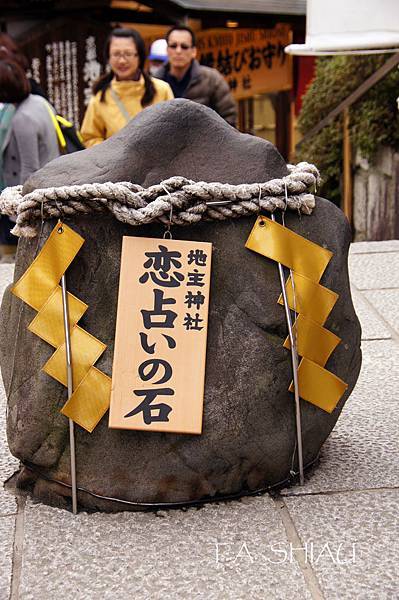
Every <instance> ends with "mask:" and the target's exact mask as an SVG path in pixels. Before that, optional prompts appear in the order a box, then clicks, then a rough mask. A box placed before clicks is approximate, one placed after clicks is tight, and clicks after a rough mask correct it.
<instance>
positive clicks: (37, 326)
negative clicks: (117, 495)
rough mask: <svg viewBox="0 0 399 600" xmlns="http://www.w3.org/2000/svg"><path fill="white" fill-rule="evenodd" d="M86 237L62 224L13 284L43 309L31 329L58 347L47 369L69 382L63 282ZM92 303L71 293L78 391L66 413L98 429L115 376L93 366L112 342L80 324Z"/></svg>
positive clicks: (31, 303)
mask: <svg viewBox="0 0 399 600" xmlns="http://www.w3.org/2000/svg"><path fill="white" fill-rule="evenodd" d="M83 243H84V239H83V238H82V237H81V236H80V235H78V234H77V233H76V232H75V231H73V230H72V229H70V228H69V227H68V226H67V225H65V224H62V225H61V223H58V224H57V226H56V227H55V228H54V229H53V231H52V232H51V234H50V236H49V238H48V240H47V241H46V243H45V244H44V246H43V248H42V249H41V251H40V253H39V254H38V256H37V257H36V258H35V260H34V261H33V263H32V264H31V266H30V267H29V268H28V269H27V270H26V271H25V273H24V274H23V275H22V277H21V278H20V279H19V281H17V283H16V284H15V285H14V286H13V288H12V292H13V294H15V296H17V297H18V298H20V299H21V300H23V301H24V302H26V304H29V306H31V307H32V308H34V309H35V310H37V311H38V314H37V315H36V316H35V318H34V319H33V321H32V322H31V323H30V324H29V326H28V329H29V331H31V332H32V333H35V334H36V335H37V336H39V337H40V338H41V339H42V340H44V341H46V342H47V343H48V344H50V345H51V346H53V347H54V348H56V351H55V352H54V354H53V355H52V356H51V357H50V359H49V360H48V361H47V363H46V364H45V365H44V367H43V371H45V373H47V374H48V375H50V376H51V377H53V378H54V379H56V380H57V381H59V382H60V383H62V384H63V385H65V386H67V369H66V351H65V332H64V320H63V309H62V292H61V287H60V286H59V281H60V279H61V277H62V275H63V274H64V273H65V271H66V270H67V268H68V267H69V265H70V264H71V263H72V261H73V260H74V258H75V256H76V255H77V253H78V252H79V250H80V248H81V247H82V245H83ZM87 308H88V306H87V304H85V303H84V302H82V301H81V300H79V299H78V298H76V296H74V295H73V294H70V293H69V292H68V309H69V323H70V335H71V351H72V369H73V389H74V392H73V395H72V397H71V398H70V399H69V400H68V402H67V403H66V404H65V405H64V406H63V408H62V410H61V412H62V414H64V415H65V416H67V417H69V418H71V419H72V420H73V421H75V423H78V424H79V425H80V426H81V427H83V428H84V429H86V430H87V431H89V432H92V431H93V429H94V428H95V426H96V425H97V423H98V422H99V421H100V419H101V418H102V417H103V415H104V414H105V413H106V411H107V410H108V407H109V399H110V393H111V379H110V377H108V376H107V375H105V374H104V373H102V372H101V371H99V370H98V369H96V368H95V367H94V366H93V365H94V363H95V362H96V361H97V360H98V358H99V357H100V356H101V354H102V353H103V352H104V350H105V348H106V346H105V344H103V343H102V342H100V341H99V340H97V339H96V338H95V337H93V336H92V335H90V333H88V332H87V331H84V330H83V329H82V328H81V327H79V326H78V325H77V323H78V321H79V319H80V318H81V317H82V316H83V314H84V313H85V312H86V310H87Z"/></svg>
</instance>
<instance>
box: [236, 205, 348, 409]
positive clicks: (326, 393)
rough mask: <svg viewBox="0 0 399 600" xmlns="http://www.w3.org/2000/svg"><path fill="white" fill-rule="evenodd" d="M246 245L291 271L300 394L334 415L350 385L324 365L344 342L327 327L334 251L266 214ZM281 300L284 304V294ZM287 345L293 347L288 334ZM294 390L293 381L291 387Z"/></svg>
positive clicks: (332, 294)
mask: <svg viewBox="0 0 399 600" xmlns="http://www.w3.org/2000/svg"><path fill="white" fill-rule="evenodd" d="M245 246H246V248H249V249H250V250H253V251H254V252H258V253H259V254H262V255H263V256H266V257H268V258H271V259H272V260H275V261H276V262H279V263H281V264H282V265H284V266H285V267H288V268H289V269H291V271H292V274H293V284H294V285H293V284H292V281H291V277H289V278H288V279H287V282H286V292H287V299H288V304H289V307H290V308H291V309H292V310H295V312H296V313H297V314H298V317H297V319H296V321H295V323H294V331H295V333H296V339H297V350H298V354H299V355H300V356H302V360H301V362H300V364H299V367H298V381H299V395H300V396H301V398H303V399H304V400H307V401H308V402H311V403H312V404H315V405H316V406H319V407H320V408H322V409H323V410H325V411H327V412H329V413H331V412H332V411H333V410H334V408H335V407H336V405H337V404H338V402H339V400H340V399H341V397H342V395H343V394H344V392H345V390H346V389H347V387H348V385H347V384H346V383H345V382H344V381H342V379H340V378H339V377H337V376H336V375H334V374H333V373H330V371H327V369H325V368H324V367H325V364H326V363H327V361H328V359H329V357H330V356H331V354H332V352H333V351H334V350H335V348H336V347H337V346H338V344H339V343H340V341H341V338H339V337H338V336H336V335H335V334H334V333H332V332H331V331H328V329H326V328H325V327H323V325H324V323H325V322H326V320H327V317H328V315H329V314H330V312H331V311H332V309H333V308H334V305H335V303H336V301H337V299H338V294H336V293H335V292H332V291H331V290H329V289H327V288H326V287H324V286H322V285H320V283H319V281H320V279H321V277H322V275H323V273H324V271H325V269H326V267H327V265H328V263H329V262H330V260H331V257H332V252H330V251H329V250H326V249H325V248H322V247H321V246H318V245H317V244H315V243H313V242H310V241H309V240H307V239H305V238H304V237H302V236H300V235H298V234H296V233H294V232H293V231H291V230H290V229H287V228H286V227H283V226H282V225H279V223H276V222H275V221H271V220H270V219H267V218H266V217H258V219H257V221H256V223H255V225H254V227H253V229H252V231H251V233H250V235H249V238H248V240H247V243H246V244H245ZM294 290H295V298H294ZM278 302H279V303H280V304H283V303H284V302H283V298H282V295H281V296H280V298H279V300H278ZM284 347H285V348H290V341H289V338H288V337H287V339H286V340H285V342H284ZM293 389H294V388H293V383H291V385H290V388H289V390H290V391H293Z"/></svg>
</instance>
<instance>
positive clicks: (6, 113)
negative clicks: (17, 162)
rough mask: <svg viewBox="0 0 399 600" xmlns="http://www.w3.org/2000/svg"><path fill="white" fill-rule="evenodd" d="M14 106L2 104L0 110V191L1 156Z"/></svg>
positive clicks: (0, 181) (1, 184) (0, 184)
mask: <svg viewBox="0 0 399 600" xmlns="http://www.w3.org/2000/svg"><path fill="white" fill-rule="evenodd" d="M15 110H16V109H15V106H14V104H3V106H2V107H1V108H0V191H1V190H3V189H4V187H5V182H4V176H3V155H4V150H5V149H6V147H7V144H8V142H9V140H10V132H11V122H12V118H13V116H14V113H15Z"/></svg>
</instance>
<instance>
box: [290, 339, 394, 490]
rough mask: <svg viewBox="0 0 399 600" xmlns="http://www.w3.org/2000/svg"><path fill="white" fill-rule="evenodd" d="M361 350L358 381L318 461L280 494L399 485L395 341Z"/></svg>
mask: <svg viewBox="0 0 399 600" xmlns="http://www.w3.org/2000/svg"><path fill="white" fill-rule="evenodd" d="M362 349H363V365H362V370H361V373H360V377H359V380H358V382H357V385H356V388H355V390H354V391H353V393H352V395H351V396H350V398H349V400H348V402H347V403H346V405H345V407H344V409H343V411H342V413H341V415H340V418H339V419H338V422H337V424H336V426H335V428H334V430H333V431H332V433H331V435H330V437H329V438H328V439H327V441H326V442H325V444H324V446H323V447H322V450H321V463H320V465H319V466H317V467H316V468H315V470H314V472H312V473H310V474H309V475H308V476H307V479H308V480H307V481H306V483H305V485H304V486H303V487H300V486H294V487H291V488H287V489H285V490H283V492H282V494H283V495H301V494H308V493H318V492H326V491H338V490H352V489H354V490H361V489H367V488H382V487H391V486H399V463H398V456H399V436H398V431H397V424H398V422H399V402H398V388H399V345H398V344H396V343H395V342H392V341H389V340H384V341H371V342H364V343H363V344H362Z"/></svg>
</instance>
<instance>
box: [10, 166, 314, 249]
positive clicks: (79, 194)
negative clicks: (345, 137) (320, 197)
mask: <svg viewBox="0 0 399 600" xmlns="http://www.w3.org/2000/svg"><path fill="white" fill-rule="evenodd" d="M288 170H289V175H287V176H286V177H283V178H281V179H272V180H270V181H266V182H264V183H250V184H247V183H243V184H240V185H230V184H228V183H206V182H204V181H198V182H195V181H192V180H190V179H186V178H184V177H171V178H169V179H166V180H164V181H162V182H161V183H159V184H157V185H153V186H151V187H149V188H147V189H145V188H143V187H142V186H141V185H138V184H135V183H130V182H124V181H122V182H118V183H111V182H108V183H88V184H83V185H70V186H62V187H50V188H43V189H37V190H34V191H33V192H30V193H29V194H26V195H25V196H23V195H22V186H21V185H18V186H14V187H9V188H6V189H5V190H4V191H3V192H2V194H1V195H0V212H1V213H3V214H6V215H8V216H11V217H15V216H16V217H17V219H16V225H15V227H14V229H13V230H12V233H14V235H17V236H22V237H35V236H36V235H37V228H38V225H39V223H40V221H41V219H49V218H54V217H55V218H60V217H61V218H63V217H66V216H68V217H69V216H72V215H77V214H81V215H85V214H91V213H105V212H107V211H109V212H111V213H112V214H113V215H114V216H115V218H116V219H118V221H121V222H122V223H128V224H129V225H145V224H147V223H151V222H153V221H158V222H162V223H164V224H173V225H192V224H195V223H198V222H199V221H201V220H205V221H212V220H213V221H222V220H225V219H234V218H238V217H246V216H249V215H251V214H257V213H259V212H260V211H261V210H266V211H269V212H273V211H274V210H275V209H276V208H280V209H283V210H285V209H286V208H290V209H292V210H297V211H299V212H302V213H304V214H307V215H309V214H311V212H312V210H313V208H314V206H315V198H314V195H313V193H310V190H311V189H312V188H316V186H317V184H319V182H320V175H319V172H318V170H317V168H316V167H315V166H314V165H311V164H309V163H305V162H303V163H299V164H298V165H288Z"/></svg>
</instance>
